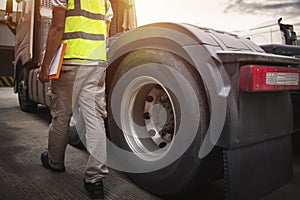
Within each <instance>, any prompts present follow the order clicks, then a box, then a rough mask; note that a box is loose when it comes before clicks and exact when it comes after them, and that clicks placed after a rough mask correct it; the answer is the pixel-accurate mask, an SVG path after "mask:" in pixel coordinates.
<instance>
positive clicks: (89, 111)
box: [73, 66, 109, 183]
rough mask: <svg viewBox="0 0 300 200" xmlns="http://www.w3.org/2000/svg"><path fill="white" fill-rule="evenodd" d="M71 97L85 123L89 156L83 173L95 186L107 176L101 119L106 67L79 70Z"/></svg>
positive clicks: (102, 118) (104, 136)
mask: <svg viewBox="0 0 300 200" xmlns="http://www.w3.org/2000/svg"><path fill="white" fill-rule="evenodd" d="M74 94H75V96H73V98H74V99H73V100H74V101H75V102H76V101H77V102H78V105H79V108H80V112H81V114H82V117H83V121H84V124H85V136H86V148H87V150H88V152H89V154H90V155H89V158H88V161H87V165H86V170H85V181H86V182H88V183H96V182H98V181H100V180H102V179H103V178H104V177H105V175H106V174H108V173H109V171H108V168H107V167H106V165H105V164H104V163H105V161H106V157H107V156H106V131H105V126H104V118H106V116H107V113H106V101H105V68H104V67H96V66H82V67H80V69H79V70H78V73H77V76H76V80H75V85H74ZM76 95H78V96H77V97H76ZM75 99H76V100H75ZM73 103H74V102H73ZM75 104H76V103H75Z"/></svg>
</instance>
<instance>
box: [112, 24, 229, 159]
mask: <svg viewBox="0 0 300 200" xmlns="http://www.w3.org/2000/svg"><path fill="white" fill-rule="evenodd" d="M206 31H208V30H206V29H199V28H197V27H195V26H193V25H188V24H175V23H155V24H149V25H146V26H142V27H138V28H136V29H133V30H131V31H128V32H126V33H124V34H122V35H121V36H120V37H119V38H118V39H117V40H116V41H115V42H113V43H112V44H111V46H110V48H109V50H108V63H109V67H108V72H107V73H108V76H107V77H108V80H107V82H108V87H109V82H110V81H111V80H112V77H113V76H114V72H115V71H116V69H117V67H118V63H120V61H121V60H122V58H123V57H124V56H126V54H128V53H129V52H131V51H135V50H139V49H145V48H151V49H158V50H165V51H168V52H171V53H174V54H176V55H179V56H180V57H182V58H183V59H185V60H186V61H187V62H189V63H190V64H191V65H192V66H194V67H195V69H196V70H197V71H198V73H199V74H200V76H201V78H202V80H203V83H204V85H205V87H206V93H207V98H208V99H209V105H210V124H209V128H208V130H207V134H206V136H205V139H204V141H203V144H202V146H201V148H200V151H199V155H198V156H199V158H203V157H205V156H206V155H207V154H208V153H209V152H210V151H211V150H212V149H213V147H214V146H215V144H216V143H217V140H218V138H219V137H220V135H221V132H222V130H223V126H224V123H225V119H226V110H227V109H226V108H227V100H226V99H227V96H228V94H229V92H230V89H231V87H230V81H229V79H227V78H226V76H225V74H226V71H225V69H224V67H223V65H222V64H221V61H220V60H219V58H218V56H217V54H216V52H215V51H214V49H218V48H216V47H218V46H219V44H218V43H217V42H216V41H215V40H213V39H212V38H211V37H210V36H209V35H208V33H206ZM212 46H213V47H214V48H211V47H212Z"/></svg>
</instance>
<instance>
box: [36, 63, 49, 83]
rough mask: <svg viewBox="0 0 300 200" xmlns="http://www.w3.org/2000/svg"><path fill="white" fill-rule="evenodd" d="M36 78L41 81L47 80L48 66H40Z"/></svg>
mask: <svg viewBox="0 0 300 200" xmlns="http://www.w3.org/2000/svg"><path fill="white" fill-rule="evenodd" d="M38 78H39V80H40V81H41V82H42V83H45V82H49V68H48V67H43V66H42V67H41V69H40V72H39V77H38Z"/></svg>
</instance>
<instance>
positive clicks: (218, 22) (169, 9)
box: [0, 0, 300, 34]
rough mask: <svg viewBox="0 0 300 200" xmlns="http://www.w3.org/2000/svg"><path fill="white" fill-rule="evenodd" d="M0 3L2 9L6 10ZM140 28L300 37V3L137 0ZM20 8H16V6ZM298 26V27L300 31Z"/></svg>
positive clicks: (277, 0) (286, 0)
mask: <svg viewBox="0 0 300 200" xmlns="http://www.w3.org/2000/svg"><path fill="white" fill-rule="evenodd" d="M5 1H6V0H0V9H5ZM135 3H136V8H137V9H136V10H137V20H138V25H143V24H147V23H152V22H184V23H191V24H196V25H198V26H202V27H207V28H213V29H217V30H224V31H239V30H242V31H243V30H248V29H251V28H253V27H255V26H258V25H260V24H263V23H266V22H274V23H276V21H277V19H279V18H280V17H282V18H283V21H282V22H283V23H293V24H295V26H296V27H295V28H296V30H297V29H299V31H298V34H300V0H265V1H262V0H211V1H209V0H135ZM15 8H16V6H15ZM297 23H298V28H297Z"/></svg>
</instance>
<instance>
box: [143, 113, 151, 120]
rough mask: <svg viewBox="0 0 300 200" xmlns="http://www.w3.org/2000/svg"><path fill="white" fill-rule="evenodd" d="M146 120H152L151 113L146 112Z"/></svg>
mask: <svg viewBox="0 0 300 200" xmlns="http://www.w3.org/2000/svg"><path fill="white" fill-rule="evenodd" d="M143 117H144V119H150V118H151V114H150V113H149V112H145V113H144V114H143Z"/></svg>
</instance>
